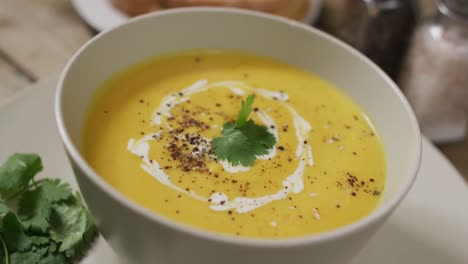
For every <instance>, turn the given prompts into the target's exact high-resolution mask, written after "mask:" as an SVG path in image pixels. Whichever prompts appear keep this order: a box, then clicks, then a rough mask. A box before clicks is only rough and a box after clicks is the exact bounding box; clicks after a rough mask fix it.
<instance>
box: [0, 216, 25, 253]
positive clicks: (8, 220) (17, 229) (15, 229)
mask: <svg viewBox="0 0 468 264" xmlns="http://www.w3.org/2000/svg"><path fill="white" fill-rule="evenodd" d="M2 222H3V225H2V227H3V230H2V231H3V237H4V238H5V242H6V245H7V248H8V250H9V251H26V250H29V249H30V248H31V246H32V241H31V239H30V238H29V237H28V236H27V235H26V234H25V233H24V230H23V227H22V226H21V223H20V222H19V220H18V218H17V217H16V215H15V214H14V213H12V212H9V213H7V214H6V215H5V216H4V217H3V220H2Z"/></svg>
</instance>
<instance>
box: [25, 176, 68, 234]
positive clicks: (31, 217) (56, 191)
mask: <svg viewBox="0 0 468 264" xmlns="http://www.w3.org/2000/svg"><path fill="white" fill-rule="evenodd" d="M71 196H72V193H71V191H70V187H69V185H68V184H60V181H58V180H46V181H44V182H42V183H41V184H40V185H39V187H37V188H36V189H34V190H32V191H27V192H25V193H24V194H23V195H22V197H21V199H20V201H19V209H18V215H19V217H20V219H21V220H22V221H23V224H24V226H25V227H26V228H31V229H33V230H36V231H41V232H45V231H46V230H47V229H48V228H49V216H50V213H51V212H50V210H51V209H52V205H53V203H56V202H60V201H63V200H66V199H68V198H70V197H71Z"/></svg>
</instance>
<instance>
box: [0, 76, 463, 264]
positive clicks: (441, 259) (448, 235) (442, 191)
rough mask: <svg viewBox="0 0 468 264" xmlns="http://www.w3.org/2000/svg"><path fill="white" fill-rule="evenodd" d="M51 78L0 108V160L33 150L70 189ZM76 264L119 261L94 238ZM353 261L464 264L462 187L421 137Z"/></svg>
mask: <svg viewBox="0 0 468 264" xmlns="http://www.w3.org/2000/svg"><path fill="white" fill-rule="evenodd" d="M56 82H57V78H56V77H54V78H52V79H50V80H48V81H44V82H42V83H39V84H37V85H35V87H33V88H29V89H27V91H25V92H24V93H23V94H22V95H20V96H17V98H16V99H15V100H11V101H10V102H9V103H6V104H5V105H4V106H2V107H0V139H1V141H0V161H4V160H5V159H6V158H7V157H8V156H9V155H10V154H12V153H13V152H37V153H39V154H40V155H41V157H43V160H44V163H45V174H47V176H49V177H58V178H62V179H64V180H66V181H68V182H70V183H71V184H72V186H74V187H75V188H76V182H75V179H74V177H73V176H72V170H71V168H70V166H69V163H68V161H67V158H66V156H65V152H64V150H63V148H62V145H61V142H60V139H59V136H58V133H57V129H56V126H55V120H54V114H53V97H54V90H55V86H56ZM142 246H143V245H142ZM149 246H150V245H149ZM337 254H339V252H337ZM82 263H86V264H91V263H96V264H97V263H116V264H117V263H119V261H118V258H117V257H116V256H115V254H114V253H113V252H112V250H111V249H110V248H109V246H108V245H107V244H106V242H105V241H104V240H103V239H102V238H99V240H98V242H97V243H96V245H95V246H94V247H93V249H92V250H91V252H90V253H89V254H88V256H87V257H86V258H85V259H84V260H83V262H82ZM354 263H355V264H376V263H379V264H394V263H411V264H423V263H424V264H441V263H444V264H466V263H468V186H467V184H466V183H465V181H464V180H463V178H462V177H461V175H460V174H459V173H458V172H457V171H456V170H455V169H454V168H453V167H452V165H451V164H450V163H449V162H447V160H446V159H445V158H444V157H443V156H442V155H441V154H440V153H439V152H438V151H437V150H436V149H435V148H434V147H433V146H432V145H431V144H430V143H429V142H428V141H427V140H424V144H423V162H422V169H421V171H420V173H419V176H418V179H417V181H416V183H415V185H414V187H413V189H412V190H411V191H410V193H409V194H408V196H407V197H406V199H405V200H404V201H403V203H402V204H401V206H400V207H399V208H398V209H397V210H396V211H395V213H394V214H393V215H392V216H391V218H390V219H389V220H388V222H387V223H386V224H385V225H384V226H383V227H382V229H381V230H380V231H379V232H378V233H377V234H376V235H375V237H374V238H373V239H372V240H371V241H370V243H369V245H368V247H367V248H366V249H365V250H364V251H363V252H362V253H361V254H360V256H359V257H358V258H357V260H356V261H355V262H354Z"/></svg>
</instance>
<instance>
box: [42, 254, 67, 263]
mask: <svg viewBox="0 0 468 264" xmlns="http://www.w3.org/2000/svg"><path fill="white" fill-rule="evenodd" d="M69 263H72V262H71V261H70V260H68V259H67V258H66V257H65V255H64V254H52V253H49V254H47V256H45V257H43V258H42V259H41V260H40V261H39V262H38V263H37V264H69Z"/></svg>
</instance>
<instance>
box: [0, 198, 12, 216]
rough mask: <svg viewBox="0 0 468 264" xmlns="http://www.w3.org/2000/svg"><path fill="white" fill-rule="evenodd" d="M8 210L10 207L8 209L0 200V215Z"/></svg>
mask: <svg viewBox="0 0 468 264" xmlns="http://www.w3.org/2000/svg"><path fill="white" fill-rule="evenodd" d="M9 211H10V209H8V206H7V205H6V204H5V203H4V202H3V201H2V200H0V215H3V214H6V213H8V212H9Z"/></svg>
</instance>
